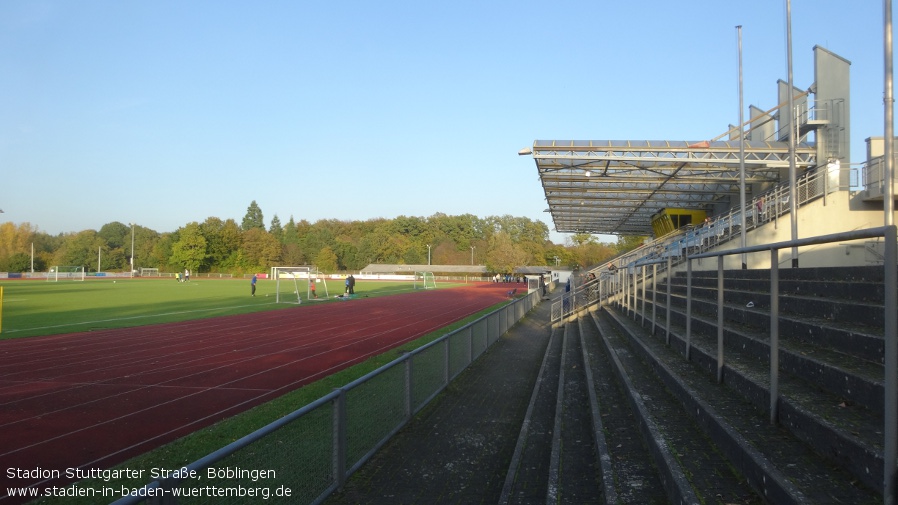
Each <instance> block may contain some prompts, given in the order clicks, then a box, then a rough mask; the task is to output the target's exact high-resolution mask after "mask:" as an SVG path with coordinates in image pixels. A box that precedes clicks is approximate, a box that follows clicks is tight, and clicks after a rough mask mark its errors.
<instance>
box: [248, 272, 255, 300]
mask: <svg viewBox="0 0 898 505" xmlns="http://www.w3.org/2000/svg"><path fill="white" fill-rule="evenodd" d="M249 284H250V286H252V295H253V296H256V274H253V280H251V281H249Z"/></svg>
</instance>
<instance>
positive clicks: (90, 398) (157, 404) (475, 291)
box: [0, 283, 508, 503]
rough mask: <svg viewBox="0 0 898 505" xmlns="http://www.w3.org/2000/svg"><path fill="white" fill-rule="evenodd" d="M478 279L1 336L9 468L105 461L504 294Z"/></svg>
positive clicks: (2, 415)
mask: <svg viewBox="0 0 898 505" xmlns="http://www.w3.org/2000/svg"><path fill="white" fill-rule="evenodd" d="M507 291H508V286H507V285H502V284H488V283H481V284H474V285H470V286H466V287H461V288H452V289H439V290H432V291H424V292H418V293H410V294H402V295H395V296H388V297H378V298H357V299H354V300H349V301H345V302H338V303H335V302H331V303H323V304H314V303H310V304H308V303H307V304H304V305H301V306H298V307H297V308H295V309H284V310H277V311H270V312H263V313H256V314H245V315H239V316H228V317H219V318H214V319H203V320H197V321H190V322H185V323H172V324H160V325H153V326H143V327H138V328H126V329H119V330H105V331H94V332H86V333H72V334H67V335H54V336H47V337H35V338H26V339H18V340H5V341H0V433H2V440H3V442H2V443H0V469H2V471H3V478H2V479H0V481H2V482H3V483H4V484H3V487H2V489H0V501H2V502H4V503H14V502H17V501H19V500H20V499H17V498H13V497H10V496H7V491H6V487H7V486H16V487H23V486H29V485H39V486H40V487H41V488H43V487H47V486H51V485H63V484H66V483H67V482H66V481H64V480H57V479H50V480H43V481H42V480H40V479H39V478H33V479H19V478H16V479H10V478H8V477H9V474H8V471H9V469H16V468H18V469H24V470H34V469H36V468H41V469H43V470H60V471H61V473H62V474H63V475H64V474H65V470H66V469H68V468H82V469H94V468H109V467H111V466H114V465H116V464H118V463H121V462H123V461H125V460H126V459H128V458H131V457H133V456H136V455H138V454H141V453H143V452H146V451H148V450H150V449H153V448H155V447H159V446H161V445H163V444H165V443H167V442H170V441H172V440H175V439H177V438H179V437H182V436H184V435H186V434H188V433H191V432H193V431H196V430H198V429H200V428H203V427H205V426H208V425H210V424H212V423H214V422H216V421H219V420H221V419H224V418H227V417H230V416H233V415H234V414H237V413H238V412H241V411H244V410H247V409H249V408H250V407H253V406H255V405H258V404H260V403H263V402H266V401H269V400H271V399H273V398H275V397H278V396H280V395H282V394H284V393H287V392H288V391H291V390H294V389H296V388H298V387H300V386H302V385H304V384H308V383H310V382H313V381H315V380H317V379H320V378H321V377H324V376H326V375H329V374H332V373H334V372H336V371H338V370H341V369H343V368H346V367H348V366H350V365H353V364H355V363H358V362H360V361H363V360H364V359H366V358H368V357H370V356H373V355H377V354H381V353H383V352H385V351H387V350H389V349H392V348H394V347H396V346H399V345H401V344H403V343H406V342H409V341H411V340H414V339H416V338H418V337H420V336H422V335H425V334H427V333H430V332H432V331H435V330H437V329H439V328H442V327H444V326H447V325H449V324H451V323H453V322H455V321H458V320H460V319H463V318H465V317H467V316H469V315H471V314H473V313H475V312H478V311H480V310H483V309H484V308H487V307H489V306H491V305H494V304H496V303H498V302H501V301H503V300H505V299H506V292H507Z"/></svg>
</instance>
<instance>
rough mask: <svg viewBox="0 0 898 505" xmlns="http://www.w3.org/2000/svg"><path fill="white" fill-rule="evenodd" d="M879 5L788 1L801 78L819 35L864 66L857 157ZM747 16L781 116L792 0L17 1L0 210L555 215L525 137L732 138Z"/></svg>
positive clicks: (874, 69) (864, 131)
mask: <svg viewBox="0 0 898 505" xmlns="http://www.w3.org/2000/svg"><path fill="white" fill-rule="evenodd" d="M882 14H883V7H882V2H878V1H872V0H865V1H862V2H849V1H832V0H793V1H792V44H793V75H794V83H795V85H796V86H797V87H799V88H807V87H808V86H810V85H811V83H812V81H813V54H812V48H813V46H814V45H820V46H823V47H826V48H827V49H829V50H830V51H832V52H834V53H836V54H838V55H840V56H842V57H843V58H845V59H847V60H849V61H850V62H851V63H852V65H851V86H852V96H851V103H852V111H851V112H852V129H851V132H852V135H853V138H852V139H851V149H852V161H853V162H862V161H863V160H864V157H865V149H866V148H865V143H864V139H866V138H867V137H870V136H881V135H882V132H883V103H882V97H883V66H884V65H883V20H882ZM736 25H742V26H743V32H742V37H743V74H744V103H745V106H746V109H747V107H748V106H749V105H757V106H759V107H760V108H762V109H769V108H771V107H773V106H775V105H776V81H777V79H783V80H786V79H787V77H788V76H787V73H786V71H787V64H786V20H785V0H776V1H770V0H759V1H756V2H720V1H713V2H712V1H703V0H696V1H685V2H668V1H641V2H612V1H553V2H530V1H482V0H481V1H468V0H455V1H452V2H421V1H389V0H384V1H380V2H362V1H333V2H304V1H263V2H233V1H187V2H184V1H164V0H162V1H152V2H149V1H144V2H140V1H119V0H116V1H100V0H97V1H81V2H77V1H70V0H65V1H62V0H59V1H57V0H27V1H25V0H6V1H4V2H0V76H2V78H0V209H3V210H4V212H5V213H4V214H2V215H0V221H12V222H14V223H22V222H29V223H31V224H32V225H34V226H36V227H37V228H38V229H40V230H42V231H45V232H48V233H52V234H56V233H61V232H74V231H80V230H84V229H99V228H100V227H101V226H102V225H103V224H105V223H108V222H111V221H120V222H123V223H129V222H135V223H137V224H140V225H142V226H146V227H149V228H152V229H155V230H156V231H160V232H165V231H174V230H175V229H177V228H178V227H180V226H183V225H185V224H187V223H189V222H191V221H199V222H202V221H204V220H205V219H206V218H207V217H210V216H215V217H219V218H222V219H228V218H233V219H235V220H237V221H238V222H240V221H241V220H242V218H243V216H244V214H245V213H246V209H247V207H248V206H249V204H250V202H251V201H253V200H255V201H256V202H257V203H258V204H259V206H260V207H261V209H262V211H263V214H264V216H265V221H266V223H270V220H271V218H272V217H273V216H274V215H275V214H277V215H278V217H279V218H280V220H281V222H286V221H287V220H288V219H289V218H290V216H293V217H294V219H296V220H300V219H306V220H308V221H310V222H314V221H316V220H318V219H341V220H366V219H371V218H378V217H383V218H394V217H396V216H400V215H405V216H422V217H427V216H431V215H433V214H435V213H438V212H442V213H445V214H450V215H455V214H463V213H471V214H474V215H477V216H480V217H486V216H491V215H504V214H510V215H514V216H525V217H529V218H531V219H534V220H541V221H543V222H546V224H547V225H548V226H549V228H550V229H552V228H553V225H552V223H551V221H550V216H549V214H548V213H544V212H543V209H545V208H546V204H545V200H544V194H543V191H542V187H541V185H540V181H539V176H538V174H537V172H536V167H535V164H534V163H533V160H532V159H531V158H530V157H524V156H518V155H517V151H518V150H519V149H521V148H524V147H528V146H530V145H531V144H532V142H533V141H534V140H535V139H583V140H589V139H596V140H705V139H710V138H714V137H716V136H718V135H720V134H722V133H724V132H725V131H726V130H727V126H728V125H729V124H734V123H736V122H737V120H738V114H739V108H738V104H739V103H738V98H739V95H738V59H737V58H738V46H737V34H736V28H735V27H736ZM746 117H747V112H746ZM551 235H552V236H551V238H552V239H553V240H554V241H555V242H557V243H563V241H564V236H563V235H561V234H556V233H554V232H553V233H552V234H551ZM603 238H607V239H611V238H609V237H603Z"/></svg>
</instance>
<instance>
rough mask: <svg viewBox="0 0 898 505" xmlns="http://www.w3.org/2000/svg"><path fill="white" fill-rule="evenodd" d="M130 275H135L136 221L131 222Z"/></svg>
mask: <svg viewBox="0 0 898 505" xmlns="http://www.w3.org/2000/svg"><path fill="white" fill-rule="evenodd" d="M128 277H134V223H131V273H130V274H128Z"/></svg>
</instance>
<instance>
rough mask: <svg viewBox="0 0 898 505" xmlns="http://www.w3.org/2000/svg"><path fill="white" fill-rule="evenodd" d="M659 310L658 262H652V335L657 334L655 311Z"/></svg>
mask: <svg viewBox="0 0 898 505" xmlns="http://www.w3.org/2000/svg"><path fill="white" fill-rule="evenodd" d="M657 311H658V264H657V263H653V264H652V336H654V335H655V313H656V312H657Z"/></svg>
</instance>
